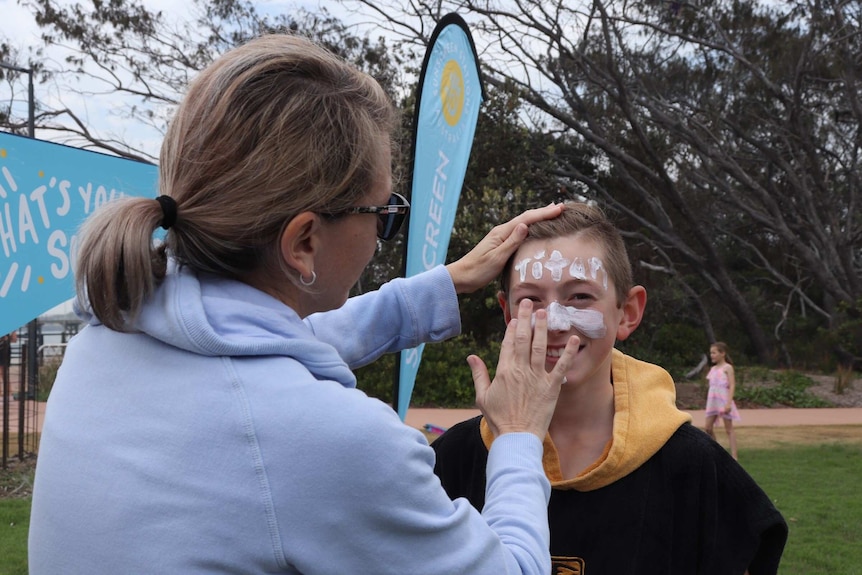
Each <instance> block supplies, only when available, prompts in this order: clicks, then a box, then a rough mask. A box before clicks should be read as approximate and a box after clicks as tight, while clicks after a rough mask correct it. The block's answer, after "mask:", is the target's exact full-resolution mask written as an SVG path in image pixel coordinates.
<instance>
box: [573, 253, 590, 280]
mask: <svg viewBox="0 0 862 575" xmlns="http://www.w3.org/2000/svg"><path fill="white" fill-rule="evenodd" d="M569 275H570V276H572V278H573V279H576V280H585V279H587V270H586V267H585V266H584V260H582V259H581V258H575V259H573V260H572V265H571V267H569Z"/></svg>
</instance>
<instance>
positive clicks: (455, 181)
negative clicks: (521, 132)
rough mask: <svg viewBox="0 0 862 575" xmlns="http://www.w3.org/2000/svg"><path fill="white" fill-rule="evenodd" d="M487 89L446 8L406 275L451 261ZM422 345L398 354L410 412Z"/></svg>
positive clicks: (419, 143)
mask: <svg viewBox="0 0 862 575" xmlns="http://www.w3.org/2000/svg"><path fill="white" fill-rule="evenodd" d="M483 99H484V88H483V86H482V81H481V76H480V73H479V59H478V56H477V54H476V47H475V45H474V44H473V38H472V36H471V35H470V31H469V29H468V27H467V24H466V22H464V19H463V18H461V17H460V16H459V15H457V14H447V15H446V16H444V17H443V18H442V19H441V20H440V22H439V23H438V24H437V26H436V27H435V29H434V32H433V33H432V35H431V40H430V43H429V46H428V51H427V52H426V54H425V59H424V61H423V62H422V70H421V73H420V76H419V83H418V87H417V98H416V108H415V110H414V122H413V169H412V170H411V183H410V189H411V192H410V204H411V208H410V220H409V223H408V228H407V238H406V240H405V242H406V246H407V247H406V250H405V257H404V270H403V271H404V276H405V277H409V276H412V275H415V274H417V273H420V272H422V271H426V270H429V269H431V268H433V267H435V266H438V265H440V264H444V263H446V252H447V250H448V247H449V238H450V236H451V234H452V227H453V225H454V223H455V214H456V212H457V209H458V200H459V198H460V195H461V187H462V185H463V183H464V174H465V173H466V171H467V164H468V161H469V159H470V149H471V147H472V145H473V137H474V135H475V133H476V122H477V121H478V119H479V108H480V106H481V104H482V101H483ZM423 347H424V346H422V345H420V346H419V347H416V348H413V349H409V350H404V351H403V352H401V353H399V354H398V361H397V362H396V363H397V365H396V373H395V383H394V386H393V396H394V399H393V405H394V407H395V408H396V409H397V411H398V415H399V416H400V417H401V419H402V421H403V420H404V418H405V416H406V415H407V408H408V406H409V404H410V397H411V395H412V394H413V386H414V382H415V379H416V373H417V371H418V369H419V363H420V361H421V358H422V350H423Z"/></svg>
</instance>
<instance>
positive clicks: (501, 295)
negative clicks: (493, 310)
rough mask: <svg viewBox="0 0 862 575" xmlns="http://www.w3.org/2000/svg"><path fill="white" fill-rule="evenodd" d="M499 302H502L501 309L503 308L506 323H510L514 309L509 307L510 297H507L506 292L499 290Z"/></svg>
mask: <svg viewBox="0 0 862 575" xmlns="http://www.w3.org/2000/svg"><path fill="white" fill-rule="evenodd" d="M497 303H499V304H500V309H502V310H503V321H505V322H506V325H509V322H510V321H511V320H512V310H510V309H509V298H508V297H506V292H504V291H498V292H497Z"/></svg>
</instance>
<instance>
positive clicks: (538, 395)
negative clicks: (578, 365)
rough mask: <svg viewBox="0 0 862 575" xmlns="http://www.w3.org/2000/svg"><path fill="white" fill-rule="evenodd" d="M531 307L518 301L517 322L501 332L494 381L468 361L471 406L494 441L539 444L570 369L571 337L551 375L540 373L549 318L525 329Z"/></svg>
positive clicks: (473, 359)
mask: <svg viewBox="0 0 862 575" xmlns="http://www.w3.org/2000/svg"><path fill="white" fill-rule="evenodd" d="M532 311H533V303H532V302H531V301H530V300H526V299H525V300H522V301H521V303H520V304H519V305H518V317H517V318H513V319H512V321H510V322H509V325H508V326H507V327H506V335H505V337H504V338H503V345H502V347H501V349H500V361H499V362H498V363H497V372H496V375H495V377H494V381H490V377H489V375H488V369H487V368H486V367H485V363H484V362H483V361H482V360H481V359H480V358H479V357H477V356H475V355H471V356H470V357H468V358H467V362H468V363H469V364H470V369H471V371H472V372H473V384H474V385H475V387H476V405H477V406H478V407H479V409H480V410H481V411H482V414H483V415H484V416H485V419H486V421H487V422H488V426H489V427H490V429H491V431H492V432H493V433H494V435H495V436H499V435H502V434H504V433H511V432H524V431H526V432H529V433H533V434H535V435H537V436H538V437H539V439H544V438H545V434H546V433H547V431H548V426H549V425H550V424H551V417H552V416H553V414H554V409H555V408H556V405H557V397H558V396H559V395H560V385H561V384H562V383H563V381H564V379H565V373H566V372H567V371H568V370H569V369H570V368H571V366H572V362H573V361H574V357H575V353H577V350H578V345H579V344H580V340H579V339H578V337H577V336H572V337H570V338H569V341H568V342H567V343H566V349H565V350H564V352H563V354H562V355H561V356H560V359H559V361H558V362H557V364H556V365H555V366H554V369H553V370H552V371H551V372H550V373H548V372H547V371H545V359H546V358H545V354H546V352H547V342H548V337H547V336H548V315H547V312H546V311H545V310H538V311H537V312H536V327H535V328H532V327H530V323H531V322H530V317H531V314H532Z"/></svg>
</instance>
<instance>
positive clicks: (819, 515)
mask: <svg viewBox="0 0 862 575" xmlns="http://www.w3.org/2000/svg"><path fill="white" fill-rule="evenodd" d="M740 462H741V463H742V465H743V466H744V467H745V469H746V470H747V471H748V472H749V473H750V474H751V475H752V477H754V479H755V480H756V481H757V482H758V483H759V484H760V486H761V487H762V488H763V489H764V491H766V493H767V494H769V496H770V497H771V498H772V500H773V501H774V502H775V505H776V506H777V507H778V509H779V510H780V511H781V513H782V514H783V515H784V518H785V519H786V520H787V524H788V526H789V529H790V535H789V537H788V540H787V546H786V547H785V549H784V556H783V557H782V560H781V568H780V569H779V575H798V574H800V573H804V574H805V575H862V497H859V495H858V489H859V481H860V478H862V444H860V443H859V442H858V441H848V442H840V443H839V442H836V443H829V444H823V445H790V446H783V447H777V448H774V449H742V450H740ZM29 521H30V499H29V498H21V499H9V498H6V499H3V498H0V573H2V574H3V575H26V574H27V529H28V526H29Z"/></svg>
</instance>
